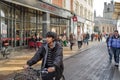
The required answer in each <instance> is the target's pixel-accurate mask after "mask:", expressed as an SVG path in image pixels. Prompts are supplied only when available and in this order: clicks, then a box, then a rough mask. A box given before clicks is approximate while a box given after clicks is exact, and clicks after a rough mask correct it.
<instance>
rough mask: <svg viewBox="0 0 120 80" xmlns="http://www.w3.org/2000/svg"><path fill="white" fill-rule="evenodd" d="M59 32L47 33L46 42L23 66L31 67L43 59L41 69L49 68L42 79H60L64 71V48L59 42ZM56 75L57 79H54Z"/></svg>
mask: <svg viewBox="0 0 120 80" xmlns="http://www.w3.org/2000/svg"><path fill="white" fill-rule="evenodd" d="M56 37H57V34H56V33H54V32H48V33H47V34H46V43H44V44H43V45H42V46H41V47H40V48H39V49H38V51H37V52H36V54H35V55H34V56H33V57H32V58H31V59H30V60H28V61H27V63H26V64H25V65H24V66H23V67H24V69H27V68H29V66H32V65H34V64H36V63H37V62H38V61H40V60H42V65H41V69H45V68H47V71H48V73H47V74H44V76H42V80H60V78H61V76H62V73H63V69H64V67H63V48H62V46H61V45H60V44H59V43H57V41H56V39H57V38H56ZM54 77H55V79H53V78H54Z"/></svg>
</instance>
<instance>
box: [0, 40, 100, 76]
mask: <svg viewBox="0 0 120 80" xmlns="http://www.w3.org/2000/svg"><path fill="white" fill-rule="evenodd" d="M97 43H99V42H90V43H89V45H88V46H83V47H82V48H81V49H78V48H77V46H73V50H72V51H71V50H70V48H69V47H63V55H64V60H65V59H67V58H69V57H70V56H73V55H75V54H77V53H78V52H81V51H84V50H86V49H88V48H90V47H91V46H93V45H96V44H97ZM35 52H36V51H35V50H34V49H32V50H30V49H23V50H20V51H14V52H13V53H12V54H11V57H10V59H6V60H0V75H7V74H10V73H13V72H15V71H16V70H21V69H23V68H22V66H23V65H24V64H25V63H26V61H27V60H29V59H30V58H31V57H32V56H33V55H34V54H35ZM39 63H40V62H39ZM39 63H38V64H39ZM36 65H37V64H36ZM36 65H35V66H36Z"/></svg>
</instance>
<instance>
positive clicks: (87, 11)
mask: <svg viewBox="0 0 120 80" xmlns="http://www.w3.org/2000/svg"><path fill="white" fill-rule="evenodd" d="M73 13H75V14H76V15H77V16H79V17H81V19H83V22H81V21H80V20H81V19H78V22H80V23H83V24H84V27H83V28H84V30H83V31H82V32H83V33H87V32H88V33H90V34H91V33H93V26H94V25H93V24H94V23H93V21H94V11H93V0H73ZM80 26H81V25H80ZM74 27H77V26H76V25H74ZM74 32H75V33H76V32H77V31H76V28H75V31H74Z"/></svg>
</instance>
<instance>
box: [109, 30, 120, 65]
mask: <svg viewBox="0 0 120 80" xmlns="http://www.w3.org/2000/svg"><path fill="white" fill-rule="evenodd" d="M108 46H109V49H111V50H112V52H113V54H114V60H115V66H116V67H118V66H119V54H120V35H119V34H118V30H115V31H114V34H113V36H112V37H110V39H109V42H108Z"/></svg>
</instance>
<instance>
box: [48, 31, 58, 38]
mask: <svg viewBox="0 0 120 80" xmlns="http://www.w3.org/2000/svg"><path fill="white" fill-rule="evenodd" d="M46 37H52V38H53V39H55V40H56V39H57V34H56V33H55V32H51V31H49V32H47V34H46Z"/></svg>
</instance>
